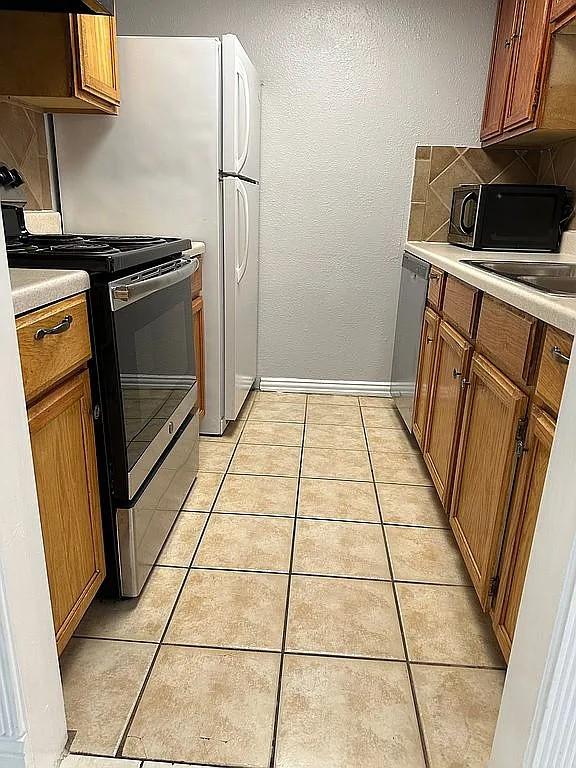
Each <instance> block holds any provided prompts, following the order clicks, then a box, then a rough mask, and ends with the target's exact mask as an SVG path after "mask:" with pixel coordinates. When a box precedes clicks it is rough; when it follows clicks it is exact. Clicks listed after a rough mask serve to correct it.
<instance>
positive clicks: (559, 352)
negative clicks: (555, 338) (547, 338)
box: [550, 347, 570, 365]
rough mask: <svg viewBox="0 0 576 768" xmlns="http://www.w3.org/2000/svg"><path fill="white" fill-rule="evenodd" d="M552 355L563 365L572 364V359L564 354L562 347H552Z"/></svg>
mask: <svg viewBox="0 0 576 768" xmlns="http://www.w3.org/2000/svg"><path fill="white" fill-rule="evenodd" d="M550 354H551V355H552V357H553V358H554V360H556V361H557V362H559V363H562V365H568V363H569V362H570V358H569V357H568V356H567V355H564V354H563V353H562V350H561V349H560V347H550Z"/></svg>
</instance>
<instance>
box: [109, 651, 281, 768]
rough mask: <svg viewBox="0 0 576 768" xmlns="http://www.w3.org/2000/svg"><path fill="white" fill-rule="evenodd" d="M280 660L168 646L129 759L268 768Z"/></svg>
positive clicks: (136, 723) (142, 707)
mask: <svg viewBox="0 0 576 768" xmlns="http://www.w3.org/2000/svg"><path fill="white" fill-rule="evenodd" d="M279 665H280V655H279V654H271V653H250V652H248V651H223V650H209V649H206V648H182V647H175V646H163V647H162V648H161V649H160V653H159V654H158V658H157V660H156V663H155V664H154V669H153V670H152V673H151V675H150V678H149V680H148V683H147V685H146V689H145V691H144V695H143V696H142V699H141V701H140V704H139V705H138V709H137V710H136V715H135V717H134V720H133V722H132V725H131V727H130V730H129V733H128V738H127V739H126V743H125V745H124V755H125V756H126V757H141V758H148V759H150V760H179V761H185V762H192V763H219V764H224V765H242V766H250V767H251V768H266V766H268V764H269V761H270V753H271V749H272V735H273V730H274V712H275V708H276V688H277V685H278V669H279Z"/></svg>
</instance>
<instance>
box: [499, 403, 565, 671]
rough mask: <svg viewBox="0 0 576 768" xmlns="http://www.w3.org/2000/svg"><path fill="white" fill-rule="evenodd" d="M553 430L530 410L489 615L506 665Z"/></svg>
mask: <svg viewBox="0 0 576 768" xmlns="http://www.w3.org/2000/svg"><path fill="white" fill-rule="evenodd" d="M555 426H556V425H555V423H554V421H553V420H552V419H551V418H550V417H549V416H547V415H546V414H545V413H544V412H543V411H541V410H539V409H538V408H537V407H533V408H532V413H531V415H530V419H529V422H528V431H527V434H526V452H525V453H524V454H523V456H522V460H521V463H520V470H519V473H518V479H517V481H516V484H515V487H514V495H513V498H512V504H511V511H510V516H509V519H508V525H507V530H506V537H505V540H504V547H503V550H502V559H501V561H500V579H499V587H498V593H497V595H496V601H495V604H494V609H493V613H492V622H493V626H494V631H495V633H496V637H497V639H498V643H499V645H500V648H501V649H502V653H503V654H504V657H505V659H506V661H508V658H509V656H510V649H511V647H512V640H513V638H514V630H515V628H516V620H517V618H518V609H519V608H520V599H521V597H522V591H523V589H524V580H525V578H526V570H527V568H528V558H529V557H530V550H531V549H532V540H533V538H534V530H535V528H536V520H537V519H538V510H539V508H540V501H541V499H542V492H543V490H544V480H545V479H546V472H547V471H548V461H549V459H550V451H551V449H552V441H553V439H554V430H555Z"/></svg>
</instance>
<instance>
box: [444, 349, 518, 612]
mask: <svg viewBox="0 0 576 768" xmlns="http://www.w3.org/2000/svg"><path fill="white" fill-rule="evenodd" d="M467 390H468V392H467V396H466V406H465V410H464V418H463V421H462V430H461V437H460V445H459V449H458V464H457V468H456V477H455V481H454V491H453V494H452V505H451V510H450V513H451V518H450V522H451V525H452V529H453V531H454V535H455V537H456V540H457V542H458V546H459V547H460V551H461V553H462V556H463V557H464V561H465V563H466V566H467V568H468V571H469V573H470V577H471V579H472V583H473V585H474V587H475V589H476V592H477V593H478V597H479V598H480V602H481V604H482V607H483V608H484V609H486V607H487V606H488V602H489V595H490V589H491V581H492V578H493V577H494V575H495V570H496V565H497V559H498V554H499V545H500V541H501V536H502V528H503V525H504V519H505V515H506V511H507V508H508V501H509V495H510V487H511V482H512V477H513V472H514V468H515V466H516V450H515V449H516V439H517V435H518V430H519V427H521V424H522V419H523V417H524V414H525V412H526V404H527V401H528V398H527V397H526V395H525V394H524V393H523V392H522V391H521V390H520V389H519V388H518V387H516V386H515V385H514V384H513V383H512V382H511V381H510V380H509V379H507V378H506V377H505V376H504V375H503V374H502V373H501V372H500V371H499V370H498V369H497V368H496V367H495V366H494V365H492V363H490V362H489V361H488V360H486V359H485V358H484V357H482V356H481V355H478V354H474V356H473V358H472V366H471V369H470V379H469V384H468V386H467Z"/></svg>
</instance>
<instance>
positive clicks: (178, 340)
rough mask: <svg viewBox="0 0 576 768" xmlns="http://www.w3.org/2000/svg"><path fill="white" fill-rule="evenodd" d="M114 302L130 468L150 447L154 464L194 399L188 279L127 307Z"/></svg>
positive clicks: (149, 460) (130, 303) (192, 344)
mask: <svg viewBox="0 0 576 768" xmlns="http://www.w3.org/2000/svg"><path fill="white" fill-rule="evenodd" d="M156 280H157V278H156ZM151 282H152V281H151ZM142 285H144V283H142ZM138 287H139V288H140V284H139V285H138ZM115 304H116V306H115V311H114V323H115V332H116V347H117V352H118V364H119V369H120V383H121V388H122V404H123V411H124V430H125V439H126V455H127V461H128V472H129V473H130V471H131V470H132V469H133V468H134V467H135V466H136V465H137V464H138V462H139V461H140V460H141V459H143V458H145V457H146V453H147V451H149V449H153V450H152V453H153V454H154V455H153V456H152V457H151V458H150V457H149V458H148V460H147V463H148V464H149V465H153V464H154V463H155V460H156V458H159V456H160V454H161V453H162V451H163V450H164V447H165V445H166V444H167V443H168V442H169V437H167V435H171V434H172V433H173V432H176V430H177V429H178V427H179V426H180V424H181V423H182V422H183V421H184V419H185V418H186V416H188V415H189V413H191V411H192V410H193V408H194V407H195V404H196V403H195V398H193V393H195V391H196V390H195V384H196V365H195V354H194V335H193V319H192V300H191V283H190V279H184V280H181V281H179V282H177V283H175V284H172V285H169V286H167V287H163V288H161V289H159V290H154V291H153V292H151V293H149V294H146V293H145V292H143V295H142V297H141V298H138V299H137V300H130V302H129V303H128V302H127V303H126V305H125V306H122V305H121V303H120V302H115ZM156 454H158V455H157V456H156ZM149 468H150V469H151V466H149Z"/></svg>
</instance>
